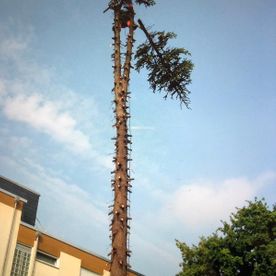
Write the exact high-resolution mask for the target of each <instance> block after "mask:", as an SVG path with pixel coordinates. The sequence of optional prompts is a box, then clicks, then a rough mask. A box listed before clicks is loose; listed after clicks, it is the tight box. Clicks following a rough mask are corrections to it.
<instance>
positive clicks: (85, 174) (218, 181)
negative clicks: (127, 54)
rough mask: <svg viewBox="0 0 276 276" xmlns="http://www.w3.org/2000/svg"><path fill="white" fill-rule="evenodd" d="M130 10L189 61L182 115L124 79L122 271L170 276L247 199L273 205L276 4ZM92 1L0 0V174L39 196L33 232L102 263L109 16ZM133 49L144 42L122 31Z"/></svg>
mask: <svg viewBox="0 0 276 276" xmlns="http://www.w3.org/2000/svg"><path fill="white" fill-rule="evenodd" d="M157 2H158V3H157V5H156V6H155V7H152V8H151V9H144V8H138V9H137V17H139V18H141V19H142V20H143V21H144V23H145V24H146V25H147V26H151V28H152V29H153V30H163V29H165V30H167V31H174V32H175V33H177V34H178V37H177V39H176V40H175V41H173V45H177V46H179V47H185V48H187V49H188V50H189V51H190V52H191V53H192V60H193V62H194V63H195V69H194V72H193V74H192V79H193V83H192V84H191V85H190V87H189V88H190V90H191V92H192V93H191V110H185V109H182V110H181V109H180V107H179V104H178V103H177V102H176V101H171V100H167V101H164V100H163V98H162V95H159V94H153V93H152V92H151V91H150V90H149V86H148V84H147V82H146V73H145V72H141V73H140V74H137V73H136V72H133V74H132V78H131V91H132V99H131V112H132V119H131V126H132V128H131V132H132V134H133V160H134V161H133V164H132V174H133V177H134V178H135V181H134V183H133V186H134V187H133V193H132V195H131V200H132V205H131V214H132V218H133V222H132V230H131V249H132V251H133V257H132V259H131V264H132V266H133V269H135V270H138V271H140V272H141V273H144V274H146V275H151V276H155V275H156V276H163V275H164V276H167V275H174V274H175V273H176V272H177V271H178V270H179V268H178V263H179V262H180V261H181V259H180V254H179V252H178V250H177V249H176V247H175V241H174V239H176V238H177V239H180V240H183V241H186V242H187V243H189V244H191V243H196V242H197V241H198V237H199V236H200V235H208V234H210V233H211V232H212V231H214V229H215V228H216V227H217V226H219V225H220V220H221V219H227V218H228V216H229V214H230V213H231V212H233V211H234V210H235V207H236V206H239V207H240V206H243V205H244V204H245V200H248V199H253V198H254V197H255V196H258V197H263V196H264V197H265V198H266V200H267V201H268V202H269V204H273V203H274V202H275V192H276V191H275V190H276V189H275V182H276V158H275V156H276V147H275V141H276V124H275V118H276V96H275V88H276V78H275V72H276V63H275V60H276V52H275V51H276V50H275V49H276V47H275V46H276V32H275V26H276V22H275V21H276V17H275V12H276V5H275V1H273V0H267V1H260V0H258V1H257V0H244V1H238V0H234V1H226V0H223V1H222V0H209V1H205V0H195V1H186V0H173V1H170V3H169V4H168V1H165V0H160V1H157ZM105 8H106V3H105V1H102V0H93V1H91V0H79V1H74V0H67V1H64V0H60V1H52V0H48V1H41V0H25V1H21V0H0V96H1V97H0V124H1V127H0V135H1V139H0V174H1V175H3V176H6V177H8V178H10V179H13V180H15V181H18V182H20V183H22V184H24V185H26V186H29V187H31V188H33V189H34V190H36V191H38V192H39V193H40V194H41V199H40V206H39V212H38V218H39V221H40V224H38V227H40V228H41V229H42V230H44V231H47V232H49V233H51V234H53V235H56V236H58V237H60V238H62V239H65V240H68V241H70V242H73V243H74V244H77V245H79V246H81V247H84V248H87V249H90V250H92V251H94V252H96V253H98V254H101V255H103V256H107V253H108V252H109V250H110V241H109V239H108V235H109V233H108V224H109V219H108V216H107V213H108V209H107V206H108V205H109V204H110V203H111V202H112V193H111V189H110V179H111V175H110V171H111V170H112V163H111V158H112V156H113V144H112V141H111V140H110V138H111V137H112V136H113V135H114V130H113V129H112V127H111V126H112V124H113V117H112V116H113V113H112V105H111V101H112V93H111V89H112V83H113V80H112V68H111V65H112V64H111V58H110V55H111V53H112V47H111V43H112V41H111V36H112V31H111V23H112V15H111V13H106V14H103V10H104V9H105ZM136 38H137V44H138V43H139V42H143V41H144V39H145V37H144V36H143V34H142V33H141V32H139V31H137V32H136Z"/></svg>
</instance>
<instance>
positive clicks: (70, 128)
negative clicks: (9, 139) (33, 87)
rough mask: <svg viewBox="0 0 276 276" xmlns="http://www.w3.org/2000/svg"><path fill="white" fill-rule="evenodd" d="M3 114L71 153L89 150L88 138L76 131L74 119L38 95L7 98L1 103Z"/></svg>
mask: <svg viewBox="0 0 276 276" xmlns="http://www.w3.org/2000/svg"><path fill="white" fill-rule="evenodd" d="M3 112H4V114H5V115H6V116H7V118H9V119H10V120H15V121H18V122H23V123H26V124H28V125H29V126H31V127H33V128H35V129H37V130H39V131H41V132H44V133H46V134H48V135H50V136H51V137H53V138H54V139H55V140H57V141H59V142H62V143H64V144H66V145H67V146H68V147H69V148H71V149H72V150H73V151H77V152H84V151H87V150H90V148H91V145H90V142H89V138H88V137H87V136H86V135H85V134H84V133H82V132H81V131H80V130H78V129H77V122H76V121H75V120H74V118H72V116H71V115H70V114H68V113H66V112H61V111H60V110H59V109H58V106H57V105H56V104H55V103H53V102H50V101H45V100H44V99H42V97H41V96H39V95H35V94H34V95H30V96H26V95H25V96H23V95H16V96H14V97H8V98H7V99H6V100H5V102H4V103H3Z"/></svg>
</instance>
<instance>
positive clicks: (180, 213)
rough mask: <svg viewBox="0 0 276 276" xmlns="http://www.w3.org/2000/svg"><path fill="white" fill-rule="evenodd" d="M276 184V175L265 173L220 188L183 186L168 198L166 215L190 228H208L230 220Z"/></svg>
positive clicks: (203, 184) (213, 185)
mask: <svg viewBox="0 0 276 276" xmlns="http://www.w3.org/2000/svg"><path fill="white" fill-rule="evenodd" d="M273 180H274V181H275V180H276V174H275V173H265V174H262V175H260V176H258V177H257V178H256V179H254V180H249V179H247V178H236V179H227V180H224V181H223V182H222V183H219V184H218V183H211V182H203V181H201V182H196V183H191V184H188V185H183V186H180V187H179V188H178V189H177V190H175V191H174V192H173V194H172V195H170V196H168V198H167V201H166V203H165V205H164V210H163V211H164V212H165V213H166V216H167V217H172V219H175V220H177V222H179V223H181V224H182V225H185V226H186V227H187V228H190V229H191V228H192V229H199V228H201V229H204V228H208V226H210V225H217V224H218V223H219V222H220V220H227V219H228V218H229V216H230V214H231V212H234V211H235V207H241V206H243V205H244V204H245V201H246V200H250V199H253V197H255V196H256V195H257V193H258V191H259V190H260V189H261V188H263V187H264V186H266V185H269V184H270V182H271V181H273Z"/></svg>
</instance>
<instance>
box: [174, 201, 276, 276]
mask: <svg viewBox="0 0 276 276" xmlns="http://www.w3.org/2000/svg"><path fill="white" fill-rule="evenodd" d="M275 237H276V208H275V206H274V208H273V210H269V208H268V205H267V204H266V203H265V201H264V200H257V199H255V201H253V202H251V201H249V202H248V206H246V207H243V208H241V209H238V211H237V212H236V213H235V214H232V215H231V217H230V223H227V222H223V226H222V227H221V228H219V229H217V230H216V232H215V233H214V234H212V235H211V236H209V237H207V238H205V237H202V238H201V239H200V241H199V243H198V245H193V246H191V247H189V246H188V245H187V244H186V243H182V242H180V241H176V245H177V247H178V248H179V249H180V251H181V254H182V259H183V262H182V264H181V267H182V271H181V272H180V273H179V274H178V276H197V275H198V276H202V275H206V276H209V275H210V276H211V275H214V276H234V275H242V276H251V275H253V276H274V275H276V241H275Z"/></svg>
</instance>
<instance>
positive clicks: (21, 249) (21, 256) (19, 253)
mask: <svg viewBox="0 0 276 276" xmlns="http://www.w3.org/2000/svg"><path fill="white" fill-rule="evenodd" d="M30 257H31V249H30V248H29V247H26V246H24V245H21V244H17V245H16V248H15V252H14V257H13V264H12V272H11V276H27V275H28V270H29V264H30Z"/></svg>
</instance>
